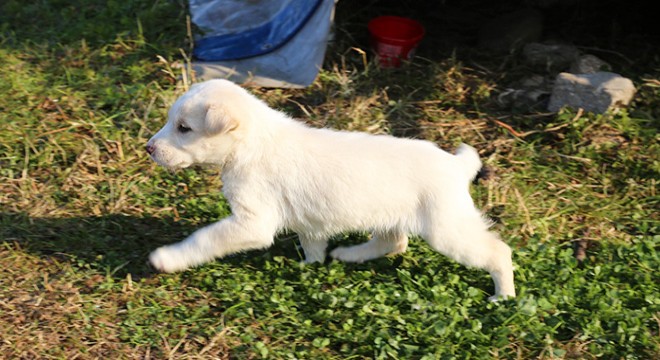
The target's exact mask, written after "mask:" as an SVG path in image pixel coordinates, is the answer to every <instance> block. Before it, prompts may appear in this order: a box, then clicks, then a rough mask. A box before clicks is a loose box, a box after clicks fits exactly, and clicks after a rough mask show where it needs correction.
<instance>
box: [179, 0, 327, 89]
mask: <svg viewBox="0 0 660 360" xmlns="http://www.w3.org/2000/svg"><path fill="white" fill-rule="evenodd" d="M189 2H190V13H191V19H192V22H193V23H194V24H195V25H196V26H197V27H199V28H200V29H201V30H202V31H203V35H201V36H199V37H197V38H196V39H195V49H194V51H193V55H194V57H195V61H194V62H193V70H194V71H195V75H196V77H197V78H198V79H200V80H208V79H212V78H226V79H229V80H232V81H234V82H236V83H241V84H246V85H254V86H264V87H306V86H308V85H310V84H311V83H312V82H313V81H314V79H315V78H316V76H317V74H318V71H319V70H320V68H321V66H322V65H323V58H324V56H325V50H326V45H327V39H328V35H329V33H330V26H331V23H332V19H333V15H334V5H335V0H249V1H246V0H189Z"/></svg>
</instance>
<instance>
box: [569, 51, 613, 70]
mask: <svg viewBox="0 0 660 360" xmlns="http://www.w3.org/2000/svg"><path fill="white" fill-rule="evenodd" d="M610 70H612V67H611V66H610V64H608V63H606V62H605V61H603V60H601V59H599V58H597V57H595V56H593V55H582V56H580V57H579V58H577V59H576V60H575V61H573V63H572V64H571V68H570V70H569V72H571V73H573V74H593V73H596V72H599V71H610Z"/></svg>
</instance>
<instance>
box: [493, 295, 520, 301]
mask: <svg viewBox="0 0 660 360" xmlns="http://www.w3.org/2000/svg"><path fill="white" fill-rule="evenodd" d="M514 298H515V295H493V296H489V297H488V301H489V302H492V303H498V302H500V301H504V300H510V299H514Z"/></svg>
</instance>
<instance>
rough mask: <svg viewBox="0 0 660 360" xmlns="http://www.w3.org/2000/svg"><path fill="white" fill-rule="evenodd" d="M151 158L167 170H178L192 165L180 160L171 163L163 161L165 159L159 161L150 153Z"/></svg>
mask: <svg viewBox="0 0 660 360" xmlns="http://www.w3.org/2000/svg"><path fill="white" fill-rule="evenodd" d="M151 160H153V161H154V162H155V163H156V164H158V165H160V166H162V167H164V168H166V169H167V170H169V171H176V170H180V169H185V168H187V167H190V165H192V164H191V163H189V162H186V161H181V162H178V163H174V164H171V163H168V162H165V161H161V160H159V159H157V158H156V157H154V156H153V155H151Z"/></svg>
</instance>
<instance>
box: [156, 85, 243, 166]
mask: <svg viewBox="0 0 660 360" xmlns="http://www.w3.org/2000/svg"><path fill="white" fill-rule="evenodd" d="M249 98H250V95H249V94H248V93H247V92H245V90H243V89H242V88H241V87H239V86H238V85H236V84H234V83H231V82H229V81H226V80H211V81H207V82H203V83H199V84H195V85H193V86H192V87H191V88H190V90H189V91H188V92H186V93H185V94H183V95H182V96H181V97H180V98H179V99H178V100H177V101H176V102H175V103H174V105H172V107H171V108H170V111H169V114H168V120H167V123H166V124H165V126H164V127H163V128H162V129H160V131H158V133H156V135H154V136H153V137H152V138H151V139H150V140H149V142H147V147H146V149H147V152H148V153H149V155H151V158H152V159H154V161H156V162H157V163H158V164H160V165H162V166H165V167H168V168H172V169H178V168H185V167H188V166H191V165H195V164H214V165H220V166H222V165H223V164H224V161H225V159H226V158H227V156H228V155H229V154H230V153H231V151H232V149H233V147H234V146H233V145H234V144H235V143H236V141H237V140H238V133H239V131H237V129H238V128H240V127H241V123H242V122H243V121H245V119H244V118H246V117H247V115H246V111H247V110H248V109H249V105H247V104H245V101H247V100H249Z"/></svg>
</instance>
